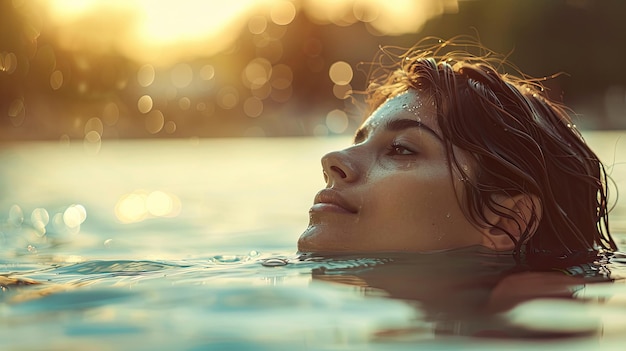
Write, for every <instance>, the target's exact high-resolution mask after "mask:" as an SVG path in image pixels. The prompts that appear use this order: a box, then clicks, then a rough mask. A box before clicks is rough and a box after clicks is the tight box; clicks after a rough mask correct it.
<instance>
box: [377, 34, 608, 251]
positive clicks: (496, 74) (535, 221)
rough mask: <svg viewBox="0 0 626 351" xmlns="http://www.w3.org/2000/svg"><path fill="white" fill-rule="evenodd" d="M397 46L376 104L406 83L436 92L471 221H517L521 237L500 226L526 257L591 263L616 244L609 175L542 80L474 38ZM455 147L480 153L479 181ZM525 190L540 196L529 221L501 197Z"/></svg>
mask: <svg viewBox="0 0 626 351" xmlns="http://www.w3.org/2000/svg"><path fill="white" fill-rule="evenodd" d="M468 50H475V51H477V52H478V53H477V54H471V53H469V51H468ZM393 52H394V49H391V48H390V49H384V50H383V51H382V52H381V54H380V56H379V58H378V60H377V61H376V63H375V64H374V65H373V66H374V67H375V68H374V69H373V70H372V71H371V72H370V76H371V80H370V81H371V82H372V83H371V84H370V86H369V88H368V90H367V95H368V102H369V105H370V108H372V109H374V108H376V107H377V106H379V105H380V104H381V103H382V102H384V101H385V100H386V99H388V98H390V97H393V96H396V95H398V94H400V93H402V92H404V91H406V90H407V89H418V90H421V91H426V92H428V93H429V94H430V95H431V98H432V99H433V103H434V104H435V105H436V106H437V114H438V116H437V117H438V123H439V126H440V127H441V130H442V132H443V135H444V139H445V144H446V148H447V154H448V160H449V162H450V164H451V167H452V169H454V170H455V171H456V172H459V174H460V175H461V179H463V180H464V184H465V189H464V196H463V199H461V200H460V201H461V203H462V205H463V206H462V207H463V208H464V210H465V212H466V216H467V217H468V218H469V219H470V220H472V221H473V222H474V223H476V224H477V225H481V226H485V223H486V224H487V225H489V224H493V223H490V222H489V221H488V220H487V218H486V216H485V209H489V210H491V211H493V212H494V213H496V214H498V215H500V216H505V217H507V218H509V219H515V220H516V221H517V225H518V226H519V227H518V229H519V232H520V235H519V236H515V235H512V233H511V232H510V231H508V230H506V228H501V229H502V230H504V231H505V232H507V234H508V235H509V236H510V237H511V238H512V239H513V241H514V242H515V243H516V246H515V251H514V253H515V256H516V257H517V258H518V259H521V260H522V261H524V262H534V263H538V262H540V261H545V260H552V261H553V260H554V259H559V258H570V259H571V258H576V257H577V256H578V258H580V261H585V260H589V259H590V257H592V256H595V255H596V254H597V252H598V250H609V251H611V250H616V249H617V247H616V244H615V242H614V241H613V239H612V238H611V235H610V231H609V226H608V220H609V218H608V202H607V178H608V177H607V174H606V172H605V170H604V167H603V165H602V163H601V162H600V160H599V159H598V157H597V156H596V154H595V153H594V152H593V151H592V150H591V149H590V148H589V147H588V146H587V144H586V143H585V141H584V140H583V138H582V136H581V134H580V133H579V131H578V130H577V129H576V127H575V125H574V124H573V122H572V119H571V117H570V115H569V112H570V111H569V110H568V108H567V107H565V106H564V105H562V104H561V103H559V102H556V101H553V100H551V99H550V98H549V97H548V96H547V94H546V93H545V91H544V88H543V86H542V84H541V82H540V81H541V80H545V78H542V79H533V78H530V77H528V76H526V75H524V74H523V73H521V72H519V71H518V70H517V69H516V68H515V67H513V66H512V65H510V64H508V63H507V62H506V60H505V58H504V57H502V56H499V55H497V54H496V53H494V52H492V51H489V50H488V49H486V48H484V47H483V46H482V45H480V44H479V43H477V42H476V41H475V40H474V39H472V38H466V37H457V38H454V39H452V40H449V41H443V40H440V39H436V38H435V39H433V38H427V39H424V40H423V41H421V42H420V43H418V44H417V45H416V46H415V47H413V48H412V49H410V50H408V51H406V52H404V53H402V54H394V53H393ZM507 69H509V70H511V69H513V71H514V73H515V74H510V73H507V72H506V70H507ZM453 146H455V147H458V148H460V149H464V150H467V151H469V152H470V153H471V154H472V155H473V156H474V158H475V159H476V161H477V163H478V166H479V167H478V168H479V170H478V172H479V173H478V175H477V176H476V177H473V178H472V177H469V176H468V174H467V172H466V171H465V169H464V168H463V167H461V165H460V164H459V161H458V160H457V158H456V157H455V153H454V148H453ZM519 194H523V195H524V194H525V195H531V196H536V198H537V199H538V200H539V204H538V205H537V204H535V203H534V202H532V205H531V206H532V211H529V212H530V217H529V218H523V220H522V221H520V220H519V218H521V217H519V216H518V217H517V218H514V216H513V215H512V214H511V213H510V212H507V211H506V210H505V209H503V208H502V206H501V205H499V204H498V203H497V202H496V201H495V200H494V198H495V197H496V196H502V195H504V196H515V195H519ZM568 261H569V262H570V263H571V260H568Z"/></svg>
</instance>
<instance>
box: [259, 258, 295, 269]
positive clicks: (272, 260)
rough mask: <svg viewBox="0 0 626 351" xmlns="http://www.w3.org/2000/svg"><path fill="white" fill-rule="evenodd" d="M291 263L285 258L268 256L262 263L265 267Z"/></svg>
mask: <svg viewBox="0 0 626 351" xmlns="http://www.w3.org/2000/svg"><path fill="white" fill-rule="evenodd" d="M287 263H289V262H288V261H287V260H286V259H283V258H268V259H267V260H265V261H263V262H262V263H261V264H262V265H263V266H265V267H281V266H286V265H287Z"/></svg>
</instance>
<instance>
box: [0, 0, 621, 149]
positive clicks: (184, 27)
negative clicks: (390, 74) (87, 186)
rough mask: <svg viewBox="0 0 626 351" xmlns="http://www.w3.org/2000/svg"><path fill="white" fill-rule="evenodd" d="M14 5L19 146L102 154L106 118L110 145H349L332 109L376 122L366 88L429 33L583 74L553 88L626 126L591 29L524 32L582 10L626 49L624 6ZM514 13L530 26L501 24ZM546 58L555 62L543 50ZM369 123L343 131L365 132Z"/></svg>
mask: <svg viewBox="0 0 626 351" xmlns="http://www.w3.org/2000/svg"><path fill="white" fill-rule="evenodd" d="M3 6H4V7H2V10H3V12H2V13H0V21H2V23H3V25H5V26H6V30H5V32H6V33H8V34H7V35H6V36H4V37H3V38H0V91H1V92H2V94H1V97H0V116H4V117H5V118H3V119H0V127H1V128H0V137H2V139H3V140H5V139H6V140H32V139H48V140H61V141H63V142H64V143H65V142H70V141H71V140H78V141H81V140H82V141H84V142H85V145H86V146H87V145H88V146H89V147H91V146H98V145H100V142H99V141H96V140H97V139H98V138H96V135H95V134H94V133H92V134H91V135H90V136H89V137H88V138H86V134H87V133H88V131H85V130H84V127H85V126H86V124H87V123H88V121H89V120H90V119H91V118H99V119H100V121H101V123H102V125H103V128H102V129H94V130H93V131H94V132H97V134H98V136H99V138H100V141H102V140H104V141H105V142H106V140H107V139H114V138H162V137H168V138H170V137H182V138H188V137H192V136H197V137H214V136H215V137H229V136H242V135H249V134H250V132H251V131H259V130H262V131H263V134H264V135H267V136H301V135H325V134H335V133H336V130H337V129H335V130H333V129H332V128H331V129H329V128H328V127H329V126H328V125H327V124H326V122H325V121H324V119H325V118H326V117H327V115H328V113H329V112H330V111H334V110H343V111H345V112H346V113H347V114H348V117H349V120H350V121H359V120H361V119H362V118H363V117H364V116H361V115H360V114H361V113H363V111H364V109H363V108H362V105H361V104H362V103H363V98H364V96H363V95H362V94H358V93H357V94H354V93H353V92H360V91H363V90H364V89H365V88H366V85H367V83H366V80H367V74H368V68H369V66H368V63H369V62H370V60H371V59H372V58H373V57H374V55H375V53H376V52H377V51H378V50H379V48H380V47H381V46H389V47H394V48H406V47H410V46H412V45H413V44H415V43H416V41H418V40H419V39H421V38H423V37H425V36H428V35H435V36H442V37H444V38H445V37H450V36H453V35H457V34H478V35H479V36H480V38H481V40H483V42H484V43H485V45H487V46H488V47H491V48H493V49H495V50H497V51H499V52H509V51H511V52H512V54H511V60H512V61H513V62H515V63H517V64H518V65H520V63H521V65H520V66H521V68H523V70H525V71H529V73H531V74H532V75H535V73H537V74H536V75H537V76H543V75H550V74H553V73H555V72H558V71H561V70H563V71H565V72H567V73H568V74H570V76H571V77H572V80H571V81H557V82H556V83H552V84H553V86H550V87H549V88H550V89H549V91H552V92H554V94H555V96H556V97H557V98H559V99H560V98H561V97H563V98H564V99H565V100H566V101H564V102H565V103H566V104H568V105H574V106H572V107H574V108H575V110H577V109H576V107H577V106H575V104H572V102H576V103H580V104H588V105H591V106H592V107H589V108H588V109H586V110H583V112H586V111H587V110H589V111H590V112H589V113H588V115H591V116H593V117H595V116H598V117H597V118H595V119H593V118H589V119H586V121H585V122H587V121H589V122H587V124H588V125H589V124H591V125H594V126H599V127H601V128H609V127H611V126H615V125H619V126H624V127H626V122H625V120H624V119H623V118H620V116H622V115H623V114H624V111H626V110H625V108H624V106H625V105H624V104H622V103H621V101H622V100H623V99H621V100H620V98H619V97H620V96H622V95H623V94H622V95H619V93H616V92H619V91H620V89H621V90H624V89H625V87H626V83H625V82H626V76H624V74H621V73H619V74H609V73H604V72H599V73H597V72H596V73H595V74H592V73H591V72H590V71H589V70H587V71H583V72H579V71H576V70H578V67H579V66H580V65H578V64H576V63H575V62H573V61H574V60H575V59H576V57H579V59H581V60H582V59H584V60H586V62H589V65H590V66H598V67H600V66H601V65H602V62H604V61H601V58H598V57H595V56H585V55H582V56H585V57H584V58H583V57H582V56H581V55H578V54H579V53H578V52H577V50H578V49H577V48H578V47H579V45H578V43H579V42H580V38H582V37H581V35H582V34H581V33H578V32H576V30H577V29H576V28H573V27H572V28H569V30H567V32H568V36H566V37H562V38H560V40H555V39H559V38H557V37H555V36H557V35H558V33H552V32H550V33H548V32H547V31H546V30H545V26H547V24H545V23H544V22H545V21H543V22H542V21H541V20H539V22H538V23H540V24H541V26H539V25H537V26H533V27H532V28H528V30H527V31H519V30H518V28H521V27H520V26H522V25H524V24H525V23H530V22H529V21H530V20H531V19H532V18H536V19H541V18H548V17H550V18H551V17H554V16H557V15H558V16H561V15H563V16H564V17H566V15H567V16H569V15H572V16H573V15H576V14H577V16H579V18H584V19H585V20H586V21H588V23H590V24H589V27H590V28H592V27H593V28H595V27H598V28H599V27H600V26H598V25H597V23H598V21H600V20H598V19H597V18H604V20H602V21H601V22H602V23H604V22H610V23H611V27H610V28H609V27H607V28H605V29H606V30H605V31H604V32H603V33H610V34H606V37H607V38H608V37H609V36H618V37H619V38H621V37H620V35H622V34H620V33H622V32H626V30H621V29H620V28H621V27H620V26H622V24H621V22H622V21H621V20H620V21H619V23H617V22H616V20H615V19H614V18H613V19H607V16H612V13H618V12H619V11H611V9H612V8H613V7H611V6H616V5H611V6H609V5H599V4H598V5H596V4H595V3H593V2H590V1H565V2H560V3H559V4H558V6H557V5H553V6H551V5H548V4H546V5H544V4H543V3H541V2H537V3H535V2H533V3H532V5H528V4H526V2H513V3H511V4H510V6H504V5H501V4H500V3H499V2H493V3H492V2H490V1H487V0H477V1H463V2H460V1H457V0H420V1H413V0H397V1H387V0H263V1H257V0H229V1H200V0H159V1H151V0H126V1H110V0H34V1H23V0H20V1H17V0H16V1H10V2H7V3H6V4H5V5H3ZM499 11H500V12H502V11H505V13H523V14H524V16H526V17H524V16H519V18H517V17H515V18H512V19H511V21H488V20H486V19H487V18H489V16H490V14H492V13H498V12H499ZM558 16H557V17H558ZM503 17H504V16H503ZM594 21H596V22H594ZM593 23H596V25H593ZM473 28H475V29H473ZM564 32H565V30H564ZM573 32H576V33H577V34H576V33H574V34H572V35H569V33H573ZM537 33H541V35H543V34H545V33H548V34H549V35H546V37H547V36H551V37H552V40H550V41H549V42H546V44H541V41H537V40H536V38H537V37H538V35H537ZM585 33H588V31H585ZM584 35H589V36H590V35H591V34H584ZM604 35H605V34H602V36H604ZM574 38H578V39H574ZM619 38H617V39H616V40H612V41H611V40H599V41H597V42H596V43H595V45H597V46H598V47H597V48H594V51H596V52H603V53H607V54H606V55H607V56H611V57H621V56H623V52H622V51H623V49H622V48H621V47H620V46H619V45H615V44H614V43H619V42H623V40H621V39H619ZM542 40H544V39H542ZM545 40H547V39H545ZM611 42H613V44H612V43H611ZM494 44H495V45H494ZM547 44H549V45H547ZM542 45H543V46H542ZM536 47H539V48H540V51H541V52H542V53H543V54H542V55H543V56H544V57H546V59H542V60H537V59H536V56H535V55H529V54H527V53H528V52H531V53H534V52H537V49H536ZM589 52H591V51H589ZM611 52H615V53H613V54H610V53H611ZM573 53H576V55H574V54H573ZM515 56H516V57H515ZM547 57H551V59H550V60H548V59H547ZM524 60H525V61H524ZM550 62H556V63H558V65H557V66H555V65H554V64H552V65H550V64H549V63H550ZM362 63H364V65H361V64H362ZM528 67H530V68H531V69H530V70H527V69H526V68H528ZM533 70H534V71H533ZM599 75H601V76H602V77H600V76H599ZM577 77H578V78H577ZM576 89H578V90H576ZM589 96H591V97H589ZM567 99H569V100H567ZM585 107H586V106H585ZM155 110H158V111H156V112H153V111H155ZM356 124H357V123H351V124H349V125H348V127H347V128H346V129H345V130H344V131H343V132H342V133H345V134H350V133H351V132H352V130H351V128H354V127H356ZM583 127H584V126H583ZM255 133H256V132H255ZM253 134H254V133H253Z"/></svg>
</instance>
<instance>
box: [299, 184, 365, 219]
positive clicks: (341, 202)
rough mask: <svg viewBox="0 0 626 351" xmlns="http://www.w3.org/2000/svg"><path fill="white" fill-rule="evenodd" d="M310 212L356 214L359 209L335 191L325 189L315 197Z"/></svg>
mask: <svg viewBox="0 0 626 351" xmlns="http://www.w3.org/2000/svg"><path fill="white" fill-rule="evenodd" d="M310 212H335V213H348V214H355V213H357V212H358V210H357V208H356V207H355V206H353V205H352V204H350V203H349V202H348V201H347V200H346V199H345V198H344V197H343V196H341V194H340V193H339V192H338V191H337V190H334V189H323V190H321V191H320V192H318V193H317V195H315V200H314V201H313V206H312V207H311V210H310Z"/></svg>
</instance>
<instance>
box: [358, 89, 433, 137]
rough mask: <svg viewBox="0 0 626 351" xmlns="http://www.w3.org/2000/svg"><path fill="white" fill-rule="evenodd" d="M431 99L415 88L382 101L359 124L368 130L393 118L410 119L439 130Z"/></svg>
mask: <svg viewBox="0 0 626 351" xmlns="http://www.w3.org/2000/svg"><path fill="white" fill-rule="evenodd" d="M436 112H437V109H436V107H435V105H434V104H433V100H432V99H431V98H429V97H428V96H424V95H423V94H421V93H419V92H418V91H416V90H413V89H409V90H408V91H406V92H404V93H402V94H400V95H397V96H395V97H393V98H390V99H388V100H387V101H385V102H384V103H382V104H381V105H380V106H379V107H378V108H377V109H376V110H375V111H374V112H373V113H372V114H371V115H370V116H369V117H368V118H367V119H366V120H365V122H363V124H362V125H361V129H365V130H367V131H369V132H371V131H373V130H375V129H377V128H378V126H384V125H385V123H387V122H389V121H391V120H394V119H412V120H416V121H418V122H421V123H422V124H424V125H425V126H427V127H430V128H431V129H432V130H434V131H436V132H439V125H438V124H437V120H436V116H437V113H436Z"/></svg>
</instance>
